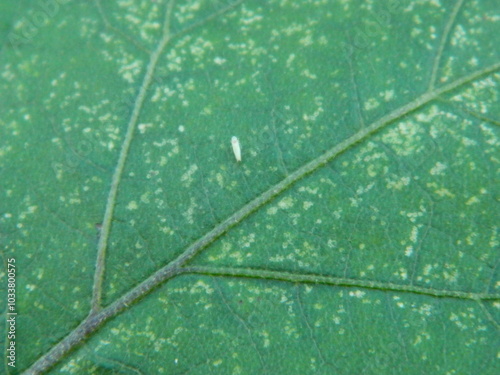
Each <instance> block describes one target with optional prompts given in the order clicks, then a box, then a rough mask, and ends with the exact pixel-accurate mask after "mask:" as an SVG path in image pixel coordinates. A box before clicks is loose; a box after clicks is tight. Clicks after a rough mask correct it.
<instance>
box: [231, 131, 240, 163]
mask: <svg viewBox="0 0 500 375" xmlns="http://www.w3.org/2000/svg"><path fill="white" fill-rule="evenodd" d="M231 145H232V146H233V153H234V157H235V158H236V161H241V146H240V141H239V140H238V138H237V137H235V136H233V137H231Z"/></svg>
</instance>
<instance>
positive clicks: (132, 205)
mask: <svg viewBox="0 0 500 375" xmlns="http://www.w3.org/2000/svg"><path fill="white" fill-rule="evenodd" d="M138 208H139V206H138V205H137V202H136V201H130V202H129V203H128V204H127V210H137V209H138Z"/></svg>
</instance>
